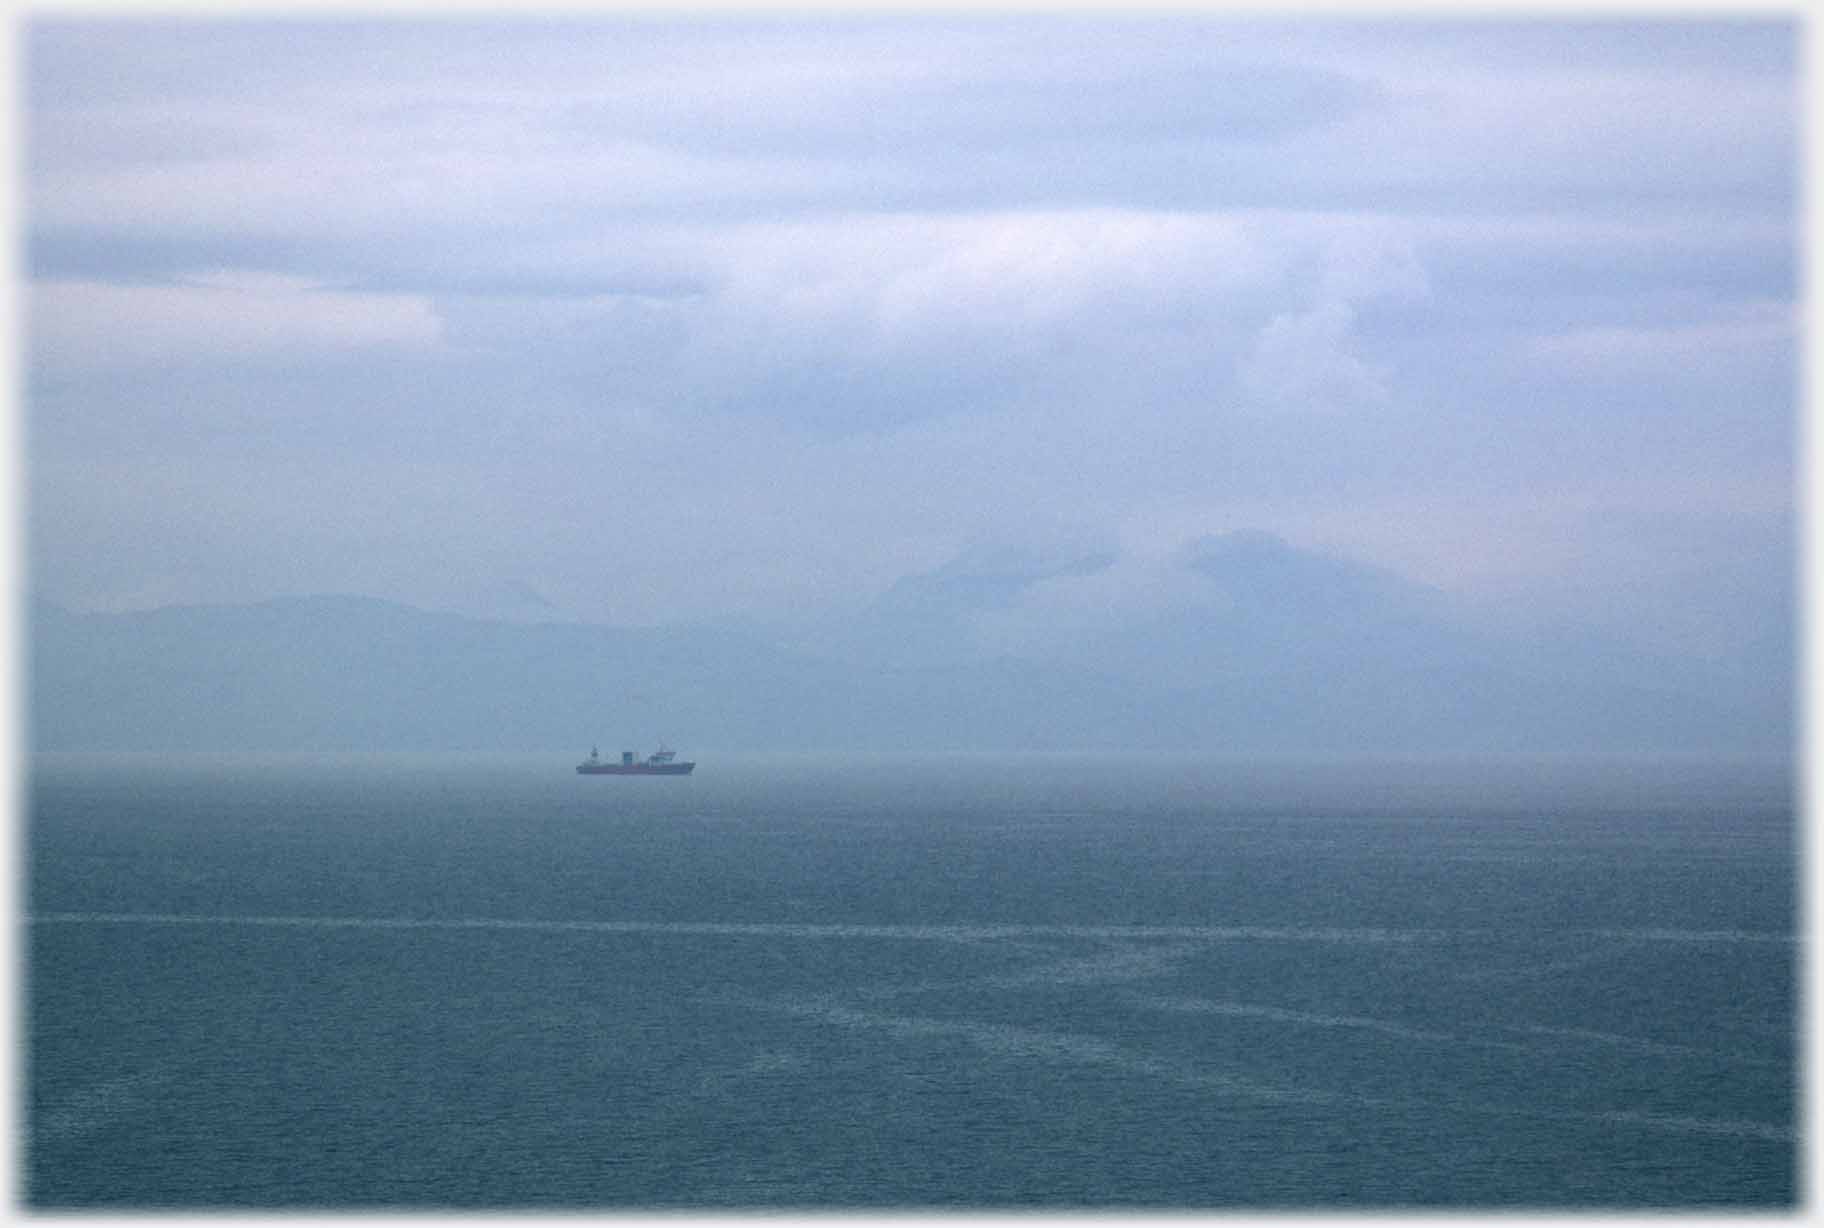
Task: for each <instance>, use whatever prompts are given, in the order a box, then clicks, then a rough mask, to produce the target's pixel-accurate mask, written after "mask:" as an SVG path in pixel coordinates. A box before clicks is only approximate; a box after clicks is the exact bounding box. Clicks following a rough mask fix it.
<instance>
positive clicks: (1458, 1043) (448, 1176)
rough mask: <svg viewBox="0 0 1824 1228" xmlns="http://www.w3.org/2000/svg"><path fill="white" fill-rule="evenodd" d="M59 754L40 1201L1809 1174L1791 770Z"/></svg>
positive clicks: (895, 1194)
mask: <svg viewBox="0 0 1824 1228" xmlns="http://www.w3.org/2000/svg"><path fill="white" fill-rule="evenodd" d="M699 758H701V759H702V760H703V762H702V766H701V767H700V768H699V769H698V774H697V775H695V776H693V777H690V778H688V779H637V778H636V779H617V778H612V777H606V778H601V777H598V778H584V777H579V776H576V775H575V774H574V773H572V772H571V770H570V769H571V766H572V758H571V757H566V756H563V755H553V756H546V757H532V756H519V757H511V756H495V757H469V758H453V757H452V758H437V757H409V756H399V757H366V758H364V757H333V756H296V757H270V758H261V757H214V758H212V757H202V756H198V757H187V758H166V757H151V756H146V757H136V756H121V757H109V758H107V759H105V760H97V759H94V758H90V757H73V756H55V755H39V756H34V757H33V758H32V759H31V761H30V763H29V772H30V775H29V781H28V791H27V799H26V800H27V805H26V818H27V833H26V840H25V851H26V854H27V861H26V866H25V869H26V890H25V892H24V895H25V897H26V907H27V909H28V912H29V924H28V926H27V927H26V930H25V934H26V939H25V942H26V946H25V956H26V961H25V972H26V976H27V985H26V992H25V1001H24V1007H25V1033H26V1062H25V1068H24V1076H25V1082H26V1087H25V1097H24V1104H23V1108H24V1124H25V1127H26V1131H27V1137H26V1139H25V1149H24V1157H23V1168H24V1172H23V1176H24V1185H25V1189H24V1194H25V1198H26V1200H27V1202H28V1203H29V1204H31V1205H35V1206H39V1207H77V1206H81V1207H95V1208H101V1207H112V1208H157V1207H189V1208H196V1207H235V1208H298V1209H303V1208H313V1207H315V1208H386V1207H396V1208H423V1209H429V1208H496V1209H539V1208H545V1209H554V1210H555V1209H561V1208H593V1207H604V1208H617V1207H618V1208H647V1207H651V1208H659V1207H676V1208H720V1207H733V1208H755V1207H822V1208H869V1207H915V1208H946V1207H953V1208H965V1207H966V1208H999V1209H1011V1208H1022V1207H1033V1208H1037V1207H1046V1208H1059V1207H1083V1208H1137V1209H1138V1208H1213V1209H1224V1208H1239V1207H1254V1208H1313V1209H1373V1208H1383V1207H1386V1208H1390V1207H1400V1206H1432V1207H1444V1208H1476V1207H1515V1208H1527V1207H1539V1208H1544V1207H1603V1208H1616V1207H1638V1208H1657V1207H1697V1206H1736V1207H1742V1206H1780V1205H1789V1204H1791V1203H1792V1202H1793V1201H1794V1199H1795V1196H1796V1192H1795V1169H1796V1159H1797V1155H1796V1150H1797V1148H1796V1142H1795V1139H1796V1136H1797V1119H1796V1116H1795V1100H1796V1096H1795V1070H1796V1063H1795V1056H1794V1047H1795V1040H1796V1033H1797V1029H1796V1025H1795V1009H1796V1005H1795V1004H1796V984H1795V982H1796V965H1797V962H1798V955H1799V951H1798V945H1797V930H1796V920H1795V917H1796V895H1797V876H1796V861H1797V858H1796V850H1795V832H1794V822H1793V800H1792V789H1791V783H1790V780H1789V769H1788V768H1787V767H1786V766H1785V765H1783V764H1778V763H1771V762H1765V761H1744V760H1737V761H1730V762H1700V761H1696V760H1690V759H1663V760H1640V759H1633V760H1623V759H1607V760H1531V759H1529V760H1520V759H1505V760H1492V759H1491V760H1481V761H1473V760H1456V761H1450V762H1433V761H1425V760H1417V759H1414V760H1405V761H1381V762H1367V761H1362V762H1342V761H1329V762H1308V761H1293V760H1278V761H1257V760H1247V761H1244V760H1232V761H1227V760H1201V761H1200V760H1190V759H1177V758H1169V757H1158V758H1141V759H1132V758H1119V757H1101V758H1087V759H1070V758H1048V757H1026V758H1021V757H1010V758H991V757H964V756H958V757H947V758H929V759H912V758H878V759H861V758H857V759H843V760H839V761H823V760H816V759H810V758H801V759H792V758H780V757H772V758H766V759H761V758H751V757H750V758H738V757H732V756H699Z"/></svg>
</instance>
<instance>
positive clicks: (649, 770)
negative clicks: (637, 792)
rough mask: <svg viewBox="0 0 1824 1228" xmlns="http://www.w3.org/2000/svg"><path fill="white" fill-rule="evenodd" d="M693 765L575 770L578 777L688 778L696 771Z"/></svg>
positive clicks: (626, 765) (591, 765) (604, 765)
mask: <svg viewBox="0 0 1824 1228" xmlns="http://www.w3.org/2000/svg"><path fill="white" fill-rule="evenodd" d="M696 766H697V765H696V764H694V763H585V764H582V765H581V766H579V767H578V768H577V769H576V774H577V775H578V776H688V775H690V774H691V772H693V771H695V770H696Z"/></svg>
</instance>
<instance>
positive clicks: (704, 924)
mask: <svg viewBox="0 0 1824 1228" xmlns="http://www.w3.org/2000/svg"><path fill="white" fill-rule="evenodd" d="M25 921H26V923H27V924H29V925H253V926H272V927H290V928H299V929H374V930H524V931H533V932H541V931H544V932H554V933H568V932H576V933H595V934H661V935H666V934H672V935H685V936H691V935H710V936H726V937H757V938H861V939H908V940H913V941H937V942H966V943H977V942H983V941H997V940H1002V939H1021V938H1025V939H1031V938H1094V939H1111V938H1112V939H1155V938H1156V939H1186V940H1192V941H1198V942H1236V941H1263V942H1334V943H1366V944H1389V945H1401V944H1424V943H1439V942H1448V941H1452V940H1456V939H1460V938H1491V937H1492V938H1499V937H1513V936H1515V935H1516V934H1532V933H1535V931H1523V930H1511V929H1509V930H1501V929H1483V928H1470V929H1389V928H1386V927H1381V926H1362V927H1347V926H1270V925H1068V924H1052V923H984V924H974V925H972V924H953V925H869V924H856V923H843V922H834V923H813V922H795V921H772V922H768V921H754V922H747V921H602V920H557V919H537V918H529V919H521V918H512V917H364V916H310V915H282V914H280V915H266V914H225V913H129V912H54V911H53V912H40V913H33V914H31V915H30V916H28V917H26V918H25ZM1545 932H1549V933H1552V934H1556V935H1563V936H1577V935H1583V936H1602V937H1614V938H1626V939H1629V940H1631V941H1635V942H1671V943H1692V942H1697V943H1735V942H1743V943H1792V942H1795V941H1796V939H1795V938H1794V937H1793V936H1792V935H1788V934H1776V933H1761V932H1753V931H1741V930H1715V931H1694V930H1668V929H1651V930H1575V929H1566V930H1553V931H1545ZM1616 953H1617V952H1615V951H1605V952H1601V953H1591V954H1590V955H1589V956H1584V957H1578V958H1576V959H1575V960H1567V961H1562V962H1560V963H1558V964H1553V965H1550V966H1549V969H1548V967H1547V966H1542V965H1535V966H1532V967H1529V968H1526V969H1515V970H1512V971H1511V973H1509V972H1500V973H1493V974H1491V975H1492V976H1496V977H1499V976H1503V975H1510V974H1511V975H1533V974H1535V973H1538V972H1543V971H1547V970H1555V969H1558V968H1563V967H1570V966H1573V965H1581V964H1582V963H1586V962H1595V961H1596V960H1598V959H1604V958H1610V957H1612V956H1613V955H1614V954H1616ZM1464 975H1469V974H1464Z"/></svg>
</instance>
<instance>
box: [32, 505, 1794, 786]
mask: <svg viewBox="0 0 1824 1228" xmlns="http://www.w3.org/2000/svg"><path fill="white" fill-rule="evenodd" d="M1114 562H1115V560H1114V559H1113V557H1112V556H1110V555H1104V554H1096V553H1090V552H1085V553H1080V554H1075V555H1065V556H1058V557H1041V556H1037V555H1031V554H1019V553H995V552H977V553H974V554H971V555H968V556H964V557H963V558H961V559H959V560H957V561H955V562H954V563H953V564H951V565H949V566H947V567H944V568H940V569H938V570H936V571H934V572H931V573H928V574H925V575H922V576H913V577H908V578H907V579H905V580H903V581H901V583H900V584H898V585H896V586H895V587H894V588H893V589H891V590H889V591H888V592H887V593H885V594H883V596H882V598H881V599H880V600H879V601H877V602H875V603H874V605H873V606H872V607H870V608H869V609H868V610H866V611H865V612H864V613H863V614H862V615H861V616H859V617H857V618H855V619H853V620H851V621H850V622H848V623H846V624H843V625H839V626H833V627H826V628H824V629H823V631H822V632H820V634H818V635H817V636H814V637H810V638H809V639H807V640H804V641H801V642H799V643H798V644H797V645H796V646H789V645H785V644H782V643H780V642H777V641H776V640H775V639H773V638H771V637H769V636H764V635H761V634H759V633H756V632H751V631H741V630H733V629H729V628H727V627H704V626H694V627H684V626H681V627H670V628H655V629H636V628H617V627H608V626H600V625H591V624H583V623H561V622H532V623H528V622H521V621H506V620H500V619H483V618H470V617H464V616H461V615H456V614H448V613H432V612H427V611H424V610H418V609H414V608H411V607H408V606H402V605H398V604H394V603H390V602H385V601H379V600H375V599H371V598H363V597H308V598H287V599H280V600H273V601H266V602H260V603H257V604H254V605H246V606H193V607H174V608H169V609H162V610H153V611H145V612H138V613H128V614H77V613H72V612H70V611H67V610H63V609H60V608H58V607H56V606H54V605H50V604H48V603H45V602H34V603H32V605H31V607H30V610H29V612H28V617H27V635H28V654H27V663H28V684H27V695H28V720H29V734H28V742H29V745H31V746H33V747H35V748H41V749H53V750H109V749H143V750H267V749H274V750H277V749H299V750H489V749H498V750H556V749H562V748H570V749H573V750H575V751H577V752H578V753H580V752H581V751H583V750H585V749H586V748H587V747H588V746H589V745H590V744H592V743H600V744H603V745H604V749H609V750H619V749H621V748H623V747H628V748H650V746H651V744H652V743H653V742H654V741H655V740H656V739H659V738H665V739H668V740H670V741H671V742H673V743H675V744H677V745H679V746H680V747H682V748H685V749H689V748H693V747H694V748H700V749H708V748H715V749H728V750H737V749H751V750H841V749H857V750H863V749H865V750H899V749H904V750H943V749H983V750H1033V749H1117V748H1136V749H1147V748H1156V749H1161V750H1197V749H1203V750H1212V751H1287V752H1292V751H1352V750H1359V751H1401V752H1422V751H1428V750H1452V751H1456V750H1462V751H1476V750H1480V751H1501V750H1533V751H1540V750H1562V751H1579V750H1591V751H1596V750H1648V749H1677V750H1692V751H1699V750H1773V751H1778V750H1785V749H1789V748H1790V746H1791V742H1792V736H1793V730H1792V720H1791V715H1790V683H1789V681H1787V683H1786V684H1785V685H1779V684H1778V683H1773V684H1769V683H1768V682H1766V681H1765V680H1766V679H1767V678H1769V677H1773V678H1778V677H1779V671H1778V670H1777V668H1776V669H1774V670H1773V671H1772V672H1771V673H1769V672H1768V671H1766V670H1762V671H1761V673H1760V674H1759V675H1758V676H1759V677H1761V678H1762V679H1763V681H1762V683H1761V684H1760V685H1759V687H1758V689H1757V688H1756V687H1755V686H1753V685H1740V684H1738V683H1732V682H1727V681H1726V679H1725V680H1719V679H1723V675H1720V674H1711V673H1706V672H1705V671H1704V670H1703V669H1701V668H1696V667H1691V666H1681V665H1679V664H1677V663H1672V662H1666V661H1662V660H1657V659H1655V658H1652V657H1649V656H1646V655H1643V654H1638V653H1632V652H1629V651H1628V650H1626V649H1625V648H1621V647H1618V646H1615V645H1610V644H1605V643H1603V642H1601V641H1599V640H1597V639H1595V638H1594V637H1591V636H1587V635H1582V634H1576V633H1569V634H1565V635H1561V636H1556V637H1544V638H1542V637H1533V638H1530V639H1525V640H1522V639H1517V638H1514V637H1512V636H1502V635H1496V634H1493V633H1491V632H1489V631H1487V630H1485V629H1481V628H1478V627H1476V626H1474V625H1472V624H1470V623H1468V622H1467V621H1465V620H1464V619H1463V618H1462V617H1460V616H1459V615H1457V614H1454V613H1453V612H1452V610H1451V608H1450V605H1449V603H1448V602H1447V601H1446V600H1445V599H1444V598H1443V595H1442V594H1440V593H1437V592H1435V591H1433V590H1430V589H1427V588H1425V587H1423V586H1420V585H1414V584H1411V583H1410V582H1408V581H1405V580H1403V579H1401V578H1399V577H1397V576H1394V575H1392V574H1390V573H1387V572H1383V571H1379V570H1377V569H1374V568H1370V567H1365V566H1362V565H1360V564H1357V563H1354V562H1351V561H1349V560H1345V559H1338V558H1333V557H1330V556H1326V555H1323V554H1319V553H1316V552H1312V551H1304V550H1299V549H1296V548H1294V547H1291V546H1289V545H1287V544H1286V543H1284V542H1282V541H1279V540H1278V539H1276V538H1272V537H1269V536H1267V535H1264V534H1231V535H1226V536H1222V537H1212V538H1206V539H1203V540H1201V541H1198V542H1194V543H1192V544H1191V546H1190V547H1188V548H1187V549H1186V550H1185V551H1184V552H1183V554H1182V556H1181V557H1180V558H1178V559H1177V560H1176V562H1175V564H1174V565H1175V566H1176V567H1177V568H1178V569H1179V571H1180V572H1181V573H1182V575H1183V576H1188V577H1190V578H1191V579H1190V581H1189V586H1188V588H1184V589H1183V591H1184V592H1188V593H1189V596H1184V597H1182V598H1181V599H1180V600H1179V601H1177V603H1176V604H1173V605H1171V606H1169V607H1168V608H1165V609H1155V610H1153V611H1152V612H1150V613H1147V614H1144V615H1134V616H1132V617H1129V618H1125V619H1116V620H1115V621H1114V623H1113V624H1112V625H1110V626H1108V627H1104V628H1103V629H1101V630H1100V631H1096V632H1093V633H1090V634H1086V635H1085V636H1082V637H1079V638H1077V639H1076V640H1074V641H1068V642H1066V643H1065V645H1064V646H1063V647H1057V646H1056V645H1053V646H1052V647H1050V648H1047V649H1045V650H1044V651H1043V652H1040V651H1037V650H1035V651H1033V652H1032V653H1030V654H1027V655H1013V654H1010V653H1006V652H1002V653H999V654H990V653H989V652H987V651H986V650H985V649H983V648H981V647H979V646H978V642H977V639H976V637H975V636H974V635H973V633H972V628H973V627H975V626H976V622H975V620H976V619H978V618H981V617H983V616H984V615H985V614H989V613H993V612H997V611H998V612H1005V611H1006V610H1008V609H1011V608H1016V607H1017V606H1018V605H1019V603H1020V602H1021V601H1022V600H1024V599H1025V598H1026V597H1027V596H1029V595H1030V594H1031V593H1032V592H1034V591H1036V589H1037V586H1040V585H1042V584H1044V583H1045V582H1047V581H1049V580H1055V579H1058V578H1060V577H1064V578H1069V577H1091V578H1095V577H1100V576H1102V575H1103V573H1104V572H1105V571H1106V570H1107V568H1109V567H1111V566H1112V565H1113V564H1114ZM1173 591H1174V592H1179V591H1180V589H1179V588H1174V589H1173ZM1779 648H1780V646H1779V645H1777V644H1774V645H1769V646H1767V648H1766V653H1767V654H1768V659H1769V660H1770V661H1772V662H1773V663H1774V664H1775V665H1776V666H1777V663H1778V661H1779V659H1780V658H1779V656H1778V652H1779ZM1738 682H1739V680H1738Z"/></svg>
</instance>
